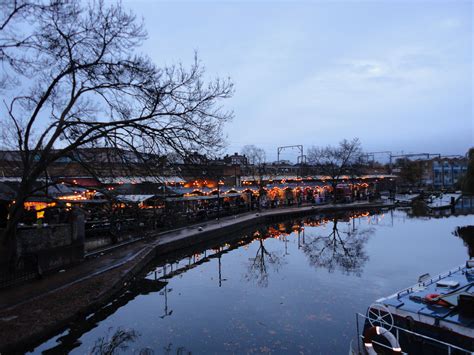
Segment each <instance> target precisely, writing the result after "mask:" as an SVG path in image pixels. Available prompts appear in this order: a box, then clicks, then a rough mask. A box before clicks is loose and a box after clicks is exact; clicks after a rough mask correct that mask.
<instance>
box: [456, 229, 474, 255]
mask: <svg viewBox="0 0 474 355" xmlns="http://www.w3.org/2000/svg"><path fill="white" fill-rule="evenodd" d="M453 234H454V235H455V236H456V237H459V238H461V239H462V240H463V242H464V245H465V246H466V247H467V251H468V254H469V257H470V258H474V226H463V227H457V228H456V230H455V231H454V233H453Z"/></svg>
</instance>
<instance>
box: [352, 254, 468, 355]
mask: <svg viewBox="0 0 474 355" xmlns="http://www.w3.org/2000/svg"><path fill="white" fill-rule="evenodd" d="M356 317H357V342H353V343H352V350H351V351H352V353H353V354H370V355H372V354H401V353H410V354H473V353H474V260H469V261H467V262H466V264H465V265H463V266H460V267H458V268H456V269H454V270H451V271H448V272H446V273H444V274H441V275H438V276H436V277H431V276H429V275H428V274H425V275H422V276H420V278H419V280H418V283H417V284H416V285H414V286H412V287H409V288H407V289H404V290H401V291H399V292H397V293H395V294H393V295H390V296H388V297H384V298H381V299H378V300H377V301H376V302H375V303H374V304H372V305H371V306H370V307H369V308H368V309H367V312H366V314H365V315H364V314H360V313H358V314H357V315H356Z"/></svg>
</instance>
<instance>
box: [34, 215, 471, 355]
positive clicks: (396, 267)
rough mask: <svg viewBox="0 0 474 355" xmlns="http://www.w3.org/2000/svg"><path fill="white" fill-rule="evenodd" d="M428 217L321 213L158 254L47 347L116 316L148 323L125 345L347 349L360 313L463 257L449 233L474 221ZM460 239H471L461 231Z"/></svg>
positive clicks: (115, 321) (74, 342) (67, 343)
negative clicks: (133, 278)
mask: <svg viewBox="0 0 474 355" xmlns="http://www.w3.org/2000/svg"><path fill="white" fill-rule="evenodd" d="M425 219H431V217H430V216H426V217H423V220H422V221H418V220H416V219H415V218H413V217H411V216H409V215H407V213H405V212H403V211H395V212H394V213H392V211H387V210H386V211H374V212H368V211H367V212H363V213H361V212H358V213H349V212H348V213H343V214H337V215H332V216H330V217H328V216H323V215H317V216H312V217H308V218H298V219H293V220H288V221H283V222H279V223H269V224H268V225H265V226H259V227H254V228H249V229H248V230H245V231H242V232H241V233H236V234H233V235H227V236H225V237H223V238H222V239H220V240H217V241H212V242H211V241H210V242H209V243H208V244H206V245H203V246H202V247H200V248H193V249H188V250H183V251H180V252H179V253H178V254H174V255H170V256H168V257H167V258H165V259H163V258H161V259H157V260H155V262H154V264H152V265H150V266H149V267H148V269H147V270H146V272H145V273H144V274H143V275H142V277H138V278H137V280H136V281H134V282H133V283H132V284H131V285H129V288H128V289H127V290H126V291H124V292H123V293H122V294H121V295H120V296H119V297H117V298H116V299H114V300H112V301H111V302H110V303H109V304H108V305H106V306H105V307H103V308H102V309H101V310H100V311H98V312H96V313H94V314H92V315H90V316H87V317H86V316H84V317H82V318H80V319H79V320H78V321H77V322H74V324H73V325H72V326H71V327H70V328H69V329H68V330H67V332H65V333H64V334H62V335H61V336H57V337H56V338H53V339H51V340H49V341H48V343H45V344H43V345H42V346H41V347H40V350H39V351H41V350H42V349H49V350H47V351H48V352H51V353H67V352H70V351H71V350H74V351H75V352H76V353H81V354H83V353H87V352H88V351H90V349H92V348H93V346H95V344H97V343H98V344H105V343H107V342H108V341H109V340H111V339H113V336H112V335H113V334H110V335H109V334H107V335H106V336H104V334H106V333H107V329H109V327H110V326H111V325H112V326H114V327H117V326H122V328H121V329H128V328H129V326H132V327H133V328H134V329H136V330H137V331H139V332H140V335H138V336H137V337H136V338H135V339H134V340H133V341H132V340H130V341H129V342H128V346H129V349H128V350H126V351H125V352H134V353H137V352H138V351H139V350H134V349H133V348H135V349H141V348H143V349H142V350H140V351H149V352H148V353H152V352H150V351H151V350H150V349H148V348H146V347H151V349H153V351H155V352H156V353H157V354H158V353H159V354H162V353H165V354H176V353H180V354H181V353H183V354H184V353H189V352H190V351H189V350H188V349H190V348H191V347H192V349H193V351H194V352H198V353H222V352H237V353H244V352H249V351H253V350H255V351H260V349H265V350H268V349H269V350H270V351H275V352H281V353H298V352H301V351H302V350H301V348H300V346H305V348H306V350H305V351H303V352H305V353H306V352H308V353H341V352H342V350H345V347H344V349H342V348H341V347H338V346H339V345H338V344H339V341H340V340H341V339H346V338H348V337H349V334H350V333H351V331H353V324H352V323H351V320H352V316H353V314H354V312H356V311H360V310H364V309H365V308H366V307H367V305H368V304H370V303H371V302H372V301H373V300H374V299H377V298H378V297H381V296H384V295H387V294H389V293H390V292H394V291H396V290H397V289H399V288H402V287H406V286H407V285H409V284H410V282H412V281H413V280H416V277H418V276H419V275H420V274H421V273H423V272H427V271H433V270H432V268H433V265H435V267H437V268H439V270H434V271H433V272H436V271H439V272H442V271H444V270H445V268H446V269H447V268H449V267H452V266H453V264H454V265H456V264H457V263H458V262H459V258H460V257H461V258H462V260H464V256H465V248H464V247H463V246H462V243H461V242H460V241H459V240H458V238H455V237H453V236H452V235H451V233H452V231H453V230H454V228H455V227H456V226H458V225H462V224H460V223H461V222H463V221H464V224H469V220H468V219H467V218H453V219H450V220H443V221H441V220H437V219H436V218H435V219H434V220H432V221H430V222H427V221H425ZM466 221H467V222H466ZM448 227H449V228H448ZM373 233H377V234H376V237H372V235H373ZM446 235H447V237H448V238H445V237H446ZM459 237H460V238H462V239H463V240H464V242H465V243H466V244H467V245H469V241H470V240H472V239H470V238H467V237H466V236H464V234H463V233H462V231H460V232H459ZM407 245H418V246H422V247H420V248H407ZM440 245H443V248H440V247H439V246H440ZM440 249H442V250H440ZM446 251H449V253H446ZM470 253H471V254H472V246H471V247H470ZM369 254H370V259H369ZM426 265H430V267H429V269H428V270H427V267H426ZM328 271H329V272H330V273H331V274H330V275H328ZM362 272H363V276H364V277H363V278H361V277H359V276H361V274H362ZM242 280H244V281H246V284H244V285H242ZM348 289H350V290H351V292H350V295H348V292H347V290H348ZM142 295H148V296H145V297H138V296H142ZM132 300H133V301H132ZM105 319H107V320H106V321H104V320H105ZM116 329H117V328H114V330H116ZM112 333H113V332H112ZM100 337H102V338H103V339H101V338H100ZM326 337H327V339H326ZM184 346H186V348H185V347H184ZM334 349H336V351H332V350H334ZM132 350H133V351H132ZM36 351H38V349H37V350H36ZM262 351H263V350H262Z"/></svg>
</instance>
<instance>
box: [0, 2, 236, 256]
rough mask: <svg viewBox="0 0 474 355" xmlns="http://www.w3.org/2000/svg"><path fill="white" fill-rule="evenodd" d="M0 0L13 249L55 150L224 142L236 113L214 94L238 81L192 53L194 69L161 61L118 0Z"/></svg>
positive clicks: (224, 94)
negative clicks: (12, 157)
mask: <svg viewBox="0 0 474 355" xmlns="http://www.w3.org/2000/svg"><path fill="white" fill-rule="evenodd" d="M0 1H1V2H0V9H1V12H2V13H3V14H9V15H7V16H6V17H5V16H4V18H2V21H3V25H2V28H1V32H0V36H1V38H0V53H1V57H0V60H1V65H2V67H3V69H4V73H5V77H7V78H8V77H13V76H15V77H17V78H18V83H17V85H10V86H9V85H6V86H4V87H3V89H4V92H5V95H4V97H5V99H4V106H5V107H4V112H3V114H2V118H1V122H0V123H1V125H2V130H3V133H4V134H5V137H4V138H5V140H4V145H5V146H7V145H8V146H9V147H10V148H11V149H15V150H18V151H19V154H20V156H21V164H22V168H23V173H22V176H21V183H20V189H19V191H18V194H17V197H16V203H15V204H13V205H12V207H11V209H10V219H9V222H8V226H7V228H6V230H5V232H4V237H3V240H4V242H8V243H9V245H10V247H11V248H10V250H12V253H13V254H12V256H14V245H15V233H14V232H15V230H16V225H17V223H18V221H19V219H20V218H21V216H22V213H23V203H24V201H25V200H26V199H27V198H28V197H29V196H31V194H33V193H34V192H35V189H36V187H34V186H37V185H36V184H37V182H38V181H40V180H41V179H40V178H41V177H42V176H44V173H45V171H46V169H47V168H48V167H49V166H51V164H53V163H54V162H56V161H58V159H60V158H62V157H65V156H68V155H71V154H72V153H73V152H75V151H77V150H78V149H80V148H86V147H89V148H90V147H92V148H93V147H107V148H114V149H118V150H126V151H132V152H135V153H137V154H138V156H140V155H143V154H144V153H145V152H153V153H154V154H158V155H163V154H167V153H169V152H174V153H177V154H179V155H181V156H184V155H186V154H187V152H189V151H200V152H208V151H211V150H215V149H219V148H220V147H222V145H223V141H222V134H221V133H222V132H221V129H222V125H223V123H224V122H226V121H227V120H229V119H230V118H231V117H232V113H231V112H227V111H225V110H223V109H222V107H221V106H219V105H218V104H217V102H218V101H219V100H220V99H224V98H228V97H230V96H231V95H232V92H233V86H232V83H231V82H230V81H229V79H227V80H221V79H219V78H217V79H215V80H213V81H211V82H209V83H207V84H206V83H205V82H204V71H203V68H202V66H201V64H200V62H199V61H198V59H197V57H196V56H195V58H194V62H193V64H192V65H191V66H190V68H188V69H186V68H185V67H184V66H183V65H180V64H179V65H173V66H169V67H163V68H159V67H156V66H155V65H154V64H153V63H152V62H151V61H150V59H148V58H147V57H146V56H144V55H140V54H138V53H137V52H136V49H137V47H138V46H139V45H140V44H141V43H142V41H143V40H144V39H145V38H146V32H145V30H144V28H143V25H142V24H141V23H139V22H138V21H137V20H136V18H135V16H134V15H133V14H131V13H128V12H126V11H125V10H124V9H123V8H122V7H121V5H120V4H115V5H110V6H109V5H105V4H104V2H103V1H101V0H99V1H94V2H91V3H90V4H88V5H83V2H82V1H80V0H62V1H59V0H58V1H52V2H51V3H48V5H47V6H46V5H44V4H43V3H42V2H40V1H37V2H27V1H26V0H25V1H21V2H20V1H17V2H14V4H13V7H12V6H11V5H10V4H11V2H9V1H6V0H0ZM22 4H26V5H25V6H24V7H22ZM16 27H21V29H22V33H21V35H18V34H16V32H15V30H14V29H15V28H16ZM84 164H87V162H86V161H85V162H84Z"/></svg>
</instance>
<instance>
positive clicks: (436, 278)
mask: <svg viewBox="0 0 474 355" xmlns="http://www.w3.org/2000/svg"><path fill="white" fill-rule="evenodd" d="M464 268H465V266H464V265H461V266H458V267H456V268H454V269H451V270H449V271H447V272H444V273H442V274H439V275H436V276H434V277H430V278H429V279H428V280H426V281H423V282H418V283H417V284H416V285H415V286H411V287H408V288H405V289H403V290H401V291H398V292H397V293H396V294H394V295H392V296H396V297H397V299H399V298H400V297H401V296H403V295H408V294H410V293H412V292H413V291H414V288H416V287H426V286H429V285H431V284H433V283H435V282H438V281H439V280H441V279H444V278H445V277H449V276H451V275H452V274H454V273H456V272H459V271H461V270H463V269H464ZM392 296H388V297H385V298H383V299H387V298H391V297H392ZM383 299H380V300H377V302H380V301H382V300H383Z"/></svg>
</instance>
